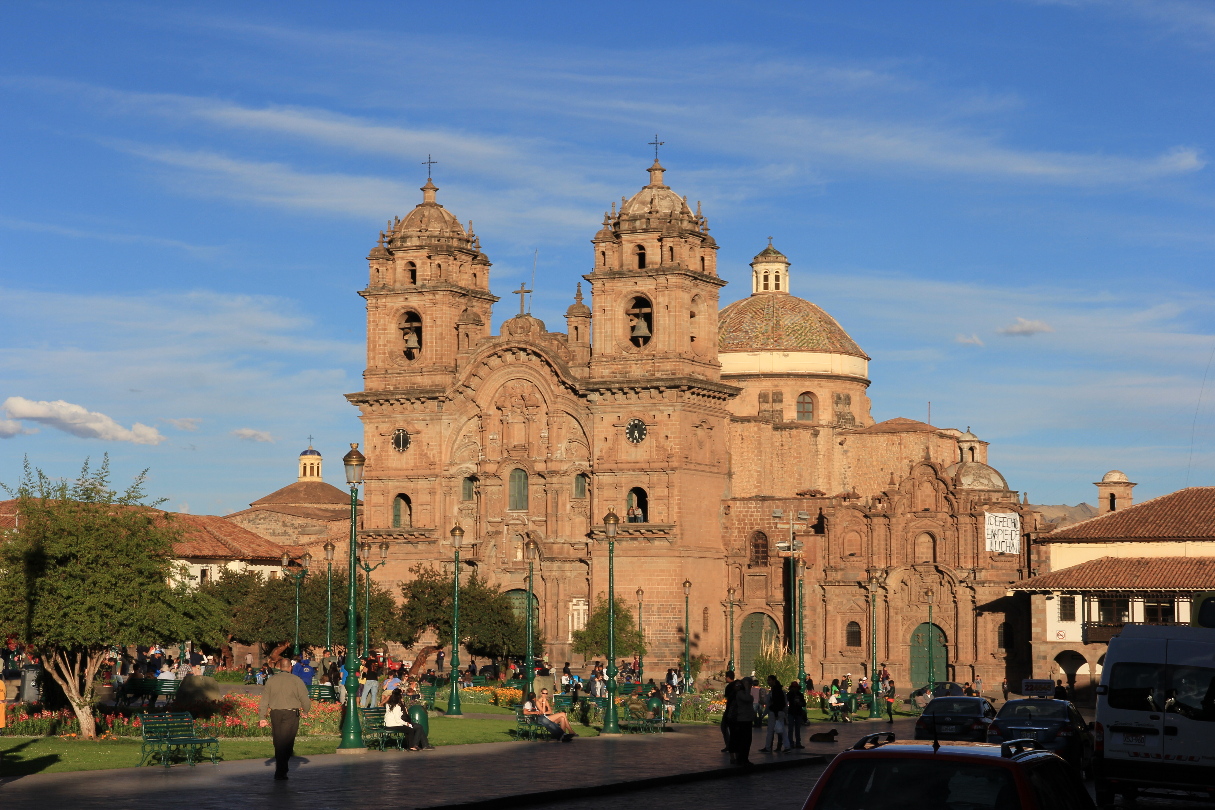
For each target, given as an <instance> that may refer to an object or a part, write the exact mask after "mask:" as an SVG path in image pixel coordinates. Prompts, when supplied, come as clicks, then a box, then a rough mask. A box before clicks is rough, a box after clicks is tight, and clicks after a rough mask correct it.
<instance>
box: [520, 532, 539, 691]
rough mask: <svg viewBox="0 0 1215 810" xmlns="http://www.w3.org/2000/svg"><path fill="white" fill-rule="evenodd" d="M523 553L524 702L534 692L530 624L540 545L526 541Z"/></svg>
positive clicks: (533, 660)
mask: <svg viewBox="0 0 1215 810" xmlns="http://www.w3.org/2000/svg"><path fill="white" fill-rule="evenodd" d="M523 553H524V554H525V555H527V653H526V657H527V661H526V664H525V667H526V669H524V672H525V673H526V677H527V687H526V688H525V689H524V691H523V697H524V699H525V700H526V699H527V696H528V695H530V694H531V693H532V692H534V691H535V689H534V688H533V687H534V683H535V680H536V654H535V653H534V652H533V651H532V638H533V634H534V633H535V629H534V627H533V624H532V599H533V598H534V597H533V596H532V590H533V587H534V582H533V580H532V577H533V576H534V575H535V572H536V570H535V569H536V558H537V557H539V556H540V544H539V543H537V542H536V541H535V540H528V541H527V543H526V544H525V545H524V546H523Z"/></svg>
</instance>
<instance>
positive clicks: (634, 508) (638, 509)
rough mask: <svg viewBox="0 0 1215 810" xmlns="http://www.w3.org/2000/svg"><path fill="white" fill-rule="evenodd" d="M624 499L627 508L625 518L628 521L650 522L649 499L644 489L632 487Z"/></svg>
mask: <svg viewBox="0 0 1215 810" xmlns="http://www.w3.org/2000/svg"><path fill="white" fill-rule="evenodd" d="M626 500H627V505H628V508H629V510H628V514H627V516H626V518H625V520H626V521H627V522H628V523H649V522H650V499H649V496H647V495H646V493H645V490H644V489H642V488H641V487H633V488H632V489H630V490H629V496H628V498H627V499H626Z"/></svg>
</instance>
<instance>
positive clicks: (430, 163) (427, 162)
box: [422, 136, 657, 180]
mask: <svg viewBox="0 0 1215 810" xmlns="http://www.w3.org/2000/svg"><path fill="white" fill-rule="evenodd" d="M655 137H657V136H655ZM438 162H439V161H437V160H432V159H431V157H430V155H429V154H428V155H426V160H423V161H422V165H423V166H425V167H426V179H427V180H429V179H430V169H431V167H432V166H434V165H435V164H436V163H438Z"/></svg>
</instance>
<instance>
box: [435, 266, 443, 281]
mask: <svg viewBox="0 0 1215 810" xmlns="http://www.w3.org/2000/svg"><path fill="white" fill-rule="evenodd" d="M435 277H436V278H443V265H441V264H436V265H435Z"/></svg>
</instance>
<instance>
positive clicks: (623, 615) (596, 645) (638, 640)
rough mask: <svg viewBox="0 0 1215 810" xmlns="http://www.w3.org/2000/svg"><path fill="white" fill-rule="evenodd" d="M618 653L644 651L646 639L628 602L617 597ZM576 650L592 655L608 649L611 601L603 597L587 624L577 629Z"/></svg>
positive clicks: (629, 654)
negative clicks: (609, 604)
mask: <svg viewBox="0 0 1215 810" xmlns="http://www.w3.org/2000/svg"><path fill="white" fill-rule="evenodd" d="M615 602H616V622H615V624H616V655H617V656H622V657H628V656H633V655H645V653H646V649H645V639H644V638H642V635H641V631H640V630H638V629H637V621H636V619H634V618H633V612H632V611H631V610H629V608H628V606H627V605H626V604H625V603H624V602H622V601H621V600H620V597H616V599H615ZM573 636H574V646H573V650H574V652H576V653H578V654H579V655H581V656H584V657H586V658H590V657H592V656H595V655H602V656H606V655H607V653H608V601H607V599H600V600H599V601H598V602H596V603H595V609H594V610H593V611H591V615H590V616H589V617H587V620H586V627H584V628H583V629H581V630H575V631H574V633H573Z"/></svg>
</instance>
